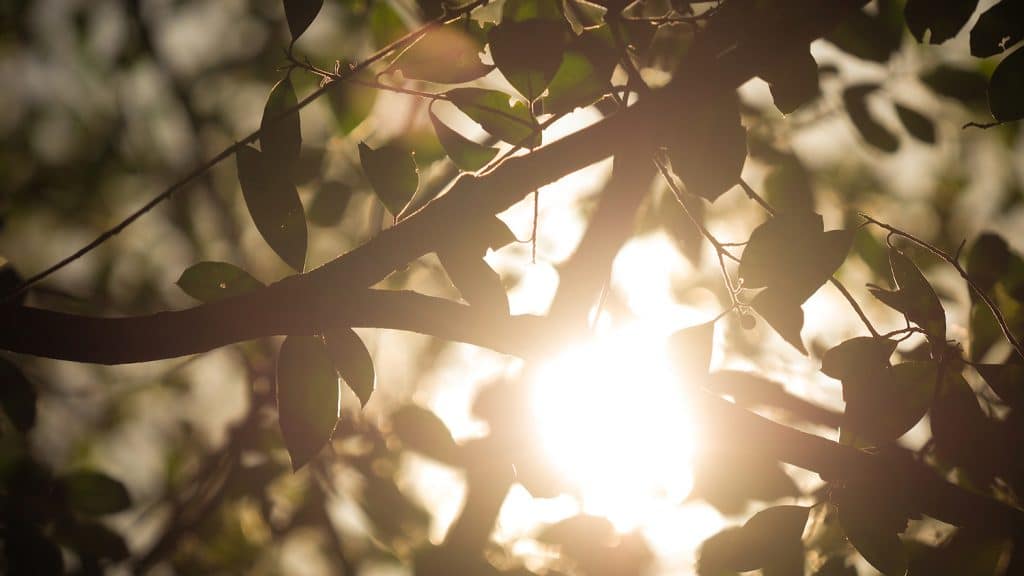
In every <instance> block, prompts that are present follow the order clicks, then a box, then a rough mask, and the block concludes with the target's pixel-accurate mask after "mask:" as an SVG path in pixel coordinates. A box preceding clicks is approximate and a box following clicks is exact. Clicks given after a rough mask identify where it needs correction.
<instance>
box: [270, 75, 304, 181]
mask: <svg viewBox="0 0 1024 576" xmlns="http://www.w3.org/2000/svg"><path fill="white" fill-rule="evenodd" d="M297 105H298V99H297V98H296V97H295V88H294V87H293V86H292V81H291V78H290V77H289V76H285V77H284V79H283V80H281V81H280V82H278V83H277V84H275V85H274V88H273V90H271V91H270V96H269V97H267V104H266V106H265V107H264V108H263V120H262V121H261V122H260V149H261V150H262V152H263V159H264V161H265V162H269V163H273V164H275V165H276V166H277V169H278V170H281V169H283V170H284V171H286V172H287V173H288V174H289V176H290V177H292V176H294V175H295V172H296V167H297V165H298V162H299V154H300V153H301V152H302V129H301V127H300V122H299V113H298V111H297V110H295V108H296V106H297Z"/></svg>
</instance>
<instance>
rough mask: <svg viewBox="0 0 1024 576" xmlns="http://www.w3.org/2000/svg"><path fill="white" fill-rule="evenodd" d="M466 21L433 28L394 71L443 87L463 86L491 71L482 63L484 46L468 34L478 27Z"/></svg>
mask: <svg viewBox="0 0 1024 576" xmlns="http://www.w3.org/2000/svg"><path fill="white" fill-rule="evenodd" d="M476 25H477V24H476V23H475V22H472V21H470V22H469V23H468V24H467V23H465V22H463V21H461V20H460V21H457V22H452V23H450V24H447V25H445V26H441V27H439V28H433V29H431V30H430V31H428V32H427V33H426V34H424V35H423V36H422V37H421V38H420V39H419V40H417V41H416V42H415V43H414V44H412V45H411V46H409V48H407V49H406V50H405V51H404V52H402V54H401V55H399V56H398V58H397V59H396V60H395V62H394V64H392V65H391V67H392V68H393V69H395V70H401V71H402V75H403V76H404V77H405V78H408V79H411V80H425V81H427V82H437V83H439V84H461V83H463V82H469V81H471V80H476V79H477V78H480V77H481V76H483V75H485V74H487V73H488V72H490V71H491V68H492V67H491V66H488V65H486V64H484V63H483V62H481V61H480V53H481V52H483V46H481V45H480V43H479V42H477V40H476V39H475V38H474V37H473V35H472V34H469V33H468V32H467V31H466V30H465V26H476Z"/></svg>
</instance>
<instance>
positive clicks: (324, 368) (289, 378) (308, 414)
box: [277, 335, 340, 470]
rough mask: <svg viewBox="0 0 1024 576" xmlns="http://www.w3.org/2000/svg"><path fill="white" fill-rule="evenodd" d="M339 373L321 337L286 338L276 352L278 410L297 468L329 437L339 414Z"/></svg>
mask: <svg viewBox="0 0 1024 576" xmlns="http://www.w3.org/2000/svg"><path fill="white" fill-rule="evenodd" d="M339 398H340V396H339V387H338V374H337V372H335V369H334V364H333V363H332V362H331V357H330V355H329V354H328V352H327V348H326V346H325V345H324V341H323V340H322V339H321V338H319V337H316V336H299V335H292V336H288V337H287V338H285V340H284V342H283V343H282V344H281V350H280V351H279V352H278V355H277V412H278V422H279V424H280V426H281V435H282V437H284V445H285V447H286V448H287V449H288V455H289V456H290V457H291V461H292V469H293V470H298V469H299V468H302V467H303V466H305V465H306V463H307V462H309V461H310V460H312V459H313V457H314V456H316V455H317V454H318V453H319V452H320V450H321V449H322V448H323V447H324V445H325V444H327V442H328V441H330V439H331V435H332V434H333V433H334V427H335V425H336V424H337V423H338V415H339V408H340V406H339Z"/></svg>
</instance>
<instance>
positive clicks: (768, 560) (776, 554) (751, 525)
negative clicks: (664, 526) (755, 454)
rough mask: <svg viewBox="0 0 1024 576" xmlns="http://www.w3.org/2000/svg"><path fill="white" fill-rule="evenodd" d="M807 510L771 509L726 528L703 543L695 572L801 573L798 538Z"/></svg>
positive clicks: (802, 529)
mask: <svg viewBox="0 0 1024 576" xmlns="http://www.w3.org/2000/svg"><path fill="white" fill-rule="evenodd" d="M809 511H810V508H806V507H803V506H774V507H772V508H766V509H765V510H762V511H760V512H758V513H757V514H755V515H754V516H752V517H751V518H750V519H749V520H747V522H746V523H745V524H744V525H743V526H742V527H740V528H731V529H726V530H724V531H722V532H719V533H718V534H716V535H715V536H712V537H711V538H709V539H708V540H706V541H705V542H704V544H703V545H702V546H701V549H700V558H699V560H698V563H697V573H698V574H700V575H702V576H703V575H708V576H714V575H719V574H722V573H727V572H747V571H750V570H756V569H758V568H762V569H763V570H764V573H765V574H800V573H803V566H804V551H803V543H802V542H801V536H802V535H803V531H804V526H805V525H806V524H807V515H808V512H809Z"/></svg>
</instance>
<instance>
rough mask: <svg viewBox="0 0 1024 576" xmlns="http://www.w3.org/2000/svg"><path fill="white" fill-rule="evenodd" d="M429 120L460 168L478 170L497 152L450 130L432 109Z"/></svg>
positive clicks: (469, 170)
mask: <svg viewBox="0 0 1024 576" xmlns="http://www.w3.org/2000/svg"><path fill="white" fill-rule="evenodd" d="M430 122H431V124H433V125H434V132H436V133H437V139H438V140H440V141H441V146H443V147H444V150H445V152H447V153H448V156H449V157H450V158H451V159H452V162H454V163H455V165H456V166H458V167H459V169H460V170H465V171H467V172H474V171H476V170H479V169H481V168H483V167H484V166H486V165H487V163H488V162H490V161H491V159H493V158H494V155H495V154H497V153H498V149H497V148H491V147H489V146H484V145H483V144H477V143H476V142H473V141H472V140H470V139H468V138H466V137H465V136H463V135H462V134H459V133H458V132H456V131H455V130H452V129H451V128H449V127H448V126H446V125H445V124H444V122H441V120H439V119H438V117H437V115H435V114H434V112H433V110H431V111H430Z"/></svg>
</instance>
